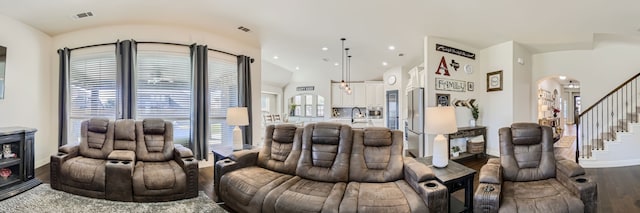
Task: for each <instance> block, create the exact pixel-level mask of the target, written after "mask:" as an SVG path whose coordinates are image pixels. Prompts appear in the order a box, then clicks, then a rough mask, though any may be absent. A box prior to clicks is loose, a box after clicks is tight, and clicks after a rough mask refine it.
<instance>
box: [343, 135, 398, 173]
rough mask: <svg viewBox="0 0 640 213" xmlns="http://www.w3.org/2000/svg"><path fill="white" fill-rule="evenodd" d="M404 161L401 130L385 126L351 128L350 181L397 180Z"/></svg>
mask: <svg viewBox="0 0 640 213" xmlns="http://www.w3.org/2000/svg"><path fill="white" fill-rule="evenodd" d="M377 137H380V138H377ZM383 138H387V139H384V140H383ZM392 138H393V139H392ZM367 140H369V141H370V142H369V143H367ZM387 141H389V142H387ZM367 144H369V145H367ZM385 144H387V145H385ZM403 165H404V162H403V160H402V132H399V131H394V132H392V131H391V130H389V129H387V128H372V129H371V128H366V129H364V130H353V148H352V151H351V158H350V165H349V181H358V182H377V183H380V182H391V181H396V180H399V179H401V178H402V177H403V173H402V169H403Z"/></svg>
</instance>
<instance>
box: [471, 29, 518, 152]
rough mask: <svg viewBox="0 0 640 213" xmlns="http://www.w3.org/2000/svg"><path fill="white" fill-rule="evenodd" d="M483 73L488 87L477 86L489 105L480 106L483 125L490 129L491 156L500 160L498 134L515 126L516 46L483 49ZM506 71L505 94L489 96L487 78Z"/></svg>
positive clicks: (504, 79)
mask: <svg viewBox="0 0 640 213" xmlns="http://www.w3.org/2000/svg"><path fill="white" fill-rule="evenodd" d="M480 55H481V57H482V58H481V60H480V61H481V65H480V70H482V71H480V72H481V73H482V75H484V78H485V83H482V84H481V85H480V86H476V89H479V90H481V91H483V92H485V94H484V97H485V100H486V101H485V102H484V104H481V105H480V116H482V117H483V119H482V125H485V126H487V141H486V146H487V153H488V154H490V155H494V156H500V146H499V139H498V130H499V129H500V128H502V127H508V126H511V123H512V122H513V112H514V110H513V108H514V104H513V97H514V92H513V81H512V80H511V79H513V63H514V62H513V42H505V43H502V44H498V45H494V46H491V47H489V48H486V49H483V50H482V51H481V52H480ZM498 70H502V78H503V79H502V91H493V92H486V91H487V85H486V74H487V73H489V72H494V71H498Z"/></svg>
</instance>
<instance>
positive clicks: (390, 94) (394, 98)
mask: <svg viewBox="0 0 640 213" xmlns="http://www.w3.org/2000/svg"><path fill="white" fill-rule="evenodd" d="M398 108H399V107H398V90H389V91H387V128H389V129H398V128H399V126H398V125H399V124H398V122H399V120H400V110H399V109H398Z"/></svg>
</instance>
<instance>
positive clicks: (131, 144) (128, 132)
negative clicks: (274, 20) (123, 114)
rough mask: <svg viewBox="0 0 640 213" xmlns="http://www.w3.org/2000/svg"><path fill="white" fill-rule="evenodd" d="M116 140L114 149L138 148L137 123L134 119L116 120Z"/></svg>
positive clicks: (132, 149) (131, 149)
mask: <svg viewBox="0 0 640 213" xmlns="http://www.w3.org/2000/svg"><path fill="white" fill-rule="evenodd" d="M113 126H114V129H115V130H114V131H115V136H114V138H113V139H114V141H113V149H115V150H130V151H135V150H136V124H135V120H133V119H118V120H116V121H115V122H114V125H113Z"/></svg>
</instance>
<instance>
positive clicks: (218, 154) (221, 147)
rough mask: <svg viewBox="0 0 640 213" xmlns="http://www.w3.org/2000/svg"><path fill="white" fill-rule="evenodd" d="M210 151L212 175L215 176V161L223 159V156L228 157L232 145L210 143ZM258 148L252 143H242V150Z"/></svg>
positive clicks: (231, 150)
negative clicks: (211, 155)
mask: <svg viewBox="0 0 640 213" xmlns="http://www.w3.org/2000/svg"><path fill="white" fill-rule="evenodd" d="M210 147H211V152H213V167H214V169H213V176H214V177H216V176H215V175H216V172H217V171H216V169H215V165H216V162H218V161H220V160H223V159H225V158H228V157H229V155H231V154H233V151H234V150H233V145H227V144H215V145H211V146H210ZM255 148H258V147H256V146H253V145H249V144H244V145H243V146H242V149H243V150H249V149H255Z"/></svg>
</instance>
